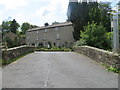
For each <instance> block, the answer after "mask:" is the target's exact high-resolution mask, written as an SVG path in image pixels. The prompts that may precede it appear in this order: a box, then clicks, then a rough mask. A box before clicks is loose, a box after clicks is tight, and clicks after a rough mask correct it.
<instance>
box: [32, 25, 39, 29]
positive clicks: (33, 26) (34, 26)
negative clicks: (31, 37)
mask: <svg viewBox="0 0 120 90" xmlns="http://www.w3.org/2000/svg"><path fill="white" fill-rule="evenodd" d="M37 27H38V26H36V25H31V26H30V28H31V29H32V28H37Z"/></svg>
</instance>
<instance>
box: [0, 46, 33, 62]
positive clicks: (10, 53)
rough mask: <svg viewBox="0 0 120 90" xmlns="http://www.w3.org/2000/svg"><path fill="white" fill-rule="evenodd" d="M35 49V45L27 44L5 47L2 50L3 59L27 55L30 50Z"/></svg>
mask: <svg viewBox="0 0 120 90" xmlns="http://www.w3.org/2000/svg"><path fill="white" fill-rule="evenodd" d="M34 50H35V48H34V47H32V46H27V45H24V46H19V47H15V48H10V49H3V50H2V60H4V61H7V60H11V59H14V58H17V57H19V56H22V55H25V54H27V53H29V52H33V51H34Z"/></svg>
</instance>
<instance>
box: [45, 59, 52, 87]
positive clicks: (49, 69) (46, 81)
mask: <svg viewBox="0 0 120 90" xmlns="http://www.w3.org/2000/svg"><path fill="white" fill-rule="evenodd" d="M52 63H53V60H51V62H50V65H49V68H48V73H47V76H46V79H45V87H47V86H48V79H49V76H50V72H51V67H52Z"/></svg>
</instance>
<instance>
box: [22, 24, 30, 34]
mask: <svg viewBox="0 0 120 90" xmlns="http://www.w3.org/2000/svg"><path fill="white" fill-rule="evenodd" d="M28 29H30V24H29V23H28V22H24V23H22V25H21V31H22V33H23V34H25V33H26V31H27V30H28Z"/></svg>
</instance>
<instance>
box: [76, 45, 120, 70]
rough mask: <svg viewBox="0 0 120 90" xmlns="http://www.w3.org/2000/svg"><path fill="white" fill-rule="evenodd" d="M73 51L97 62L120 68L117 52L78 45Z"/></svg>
mask: <svg viewBox="0 0 120 90" xmlns="http://www.w3.org/2000/svg"><path fill="white" fill-rule="evenodd" d="M74 51H75V52H78V53H81V54H84V55H86V56H88V57H89V58H91V59H93V60H95V61H97V62H99V63H103V64H106V65H107V66H113V67H116V68H118V69H120V55H119V54H114V53H113V52H109V51H105V50H102V49H98V48H94V47H90V46H80V47H77V48H74Z"/></svg>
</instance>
